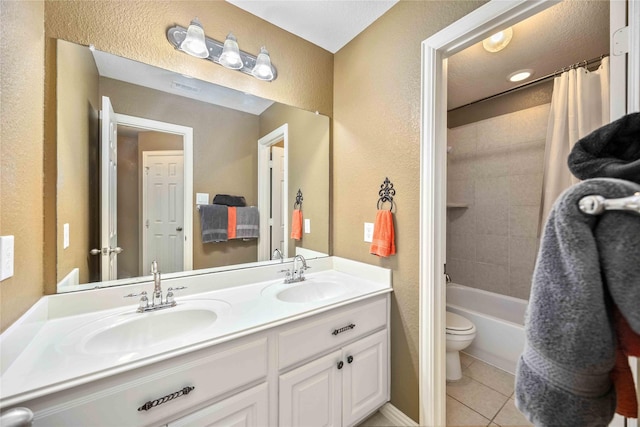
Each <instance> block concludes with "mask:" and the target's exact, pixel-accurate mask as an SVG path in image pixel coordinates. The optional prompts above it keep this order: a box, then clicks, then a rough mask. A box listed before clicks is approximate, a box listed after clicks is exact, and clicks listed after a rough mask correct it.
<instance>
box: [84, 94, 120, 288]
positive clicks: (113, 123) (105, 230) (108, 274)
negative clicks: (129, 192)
mask: <svg viewBox="0 0 640 427" xmlns="http://www.w3.org/2000/svg"><path fill="white" fill-rule="evenodd" d="M101 127H102V129H101V132H100V135H101V139H100V147H101V148H100V171H101V185H100V195H101V196H100V201H101V212H102V213H101V224H102V227H101V251H98V255H99V256H100V257H101V263H100V268H101V278H102V280H103V281H105V280H114V279H116V278H117V272H118V254H119V253H120V252H121V250H122V249H121V248H120V247H118V224H117V223H118V218H117V212H118V206H117V205H118V203H117V191H118V185H117V180H118V160H117V156H118V154H117V151H118V130H117V127H118V122H117V119H116V114H115V112H114V111H113V107H112V106H111V101H110V100H109V98H108V97H106V96H103V97H102V123H101ZM95 252H96V251H92V252H91V253H92V254H94V255H95V254H96V253H95Z"/></svg>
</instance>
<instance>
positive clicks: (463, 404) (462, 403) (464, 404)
mask: <svg viewBox="0 0 640 427" xmlns="http://www.w3.org/2000/svg"><path fill="white" fill-rule="evenodd" d="M449 397H450V398H452V399H453V400H455V401H456V402H458V403H459V404H461V405H462V406H466V407H467V408H469V409H470V410H472V411H473V412H475V413H476V414H478V415H480V416H481V417H482V418H484V419H485V420H489V418H487V417H485V416H484V415H482V414H481V413H480V412H478V411H476V410H475V409H473V408H472V407H471V406H469V405H467V404H466V403H464V402H461V401H460V400H458V399H456V398H455V397H453V396H449ZM500 409H502V408H500ZM498 412H499V411H498ZM496 415H497V414H496ZM494 417H495V415H494ZM492 422H493V421H492V420H489V424H491V423H492ZM489 424H487V425H489Z"/></svg>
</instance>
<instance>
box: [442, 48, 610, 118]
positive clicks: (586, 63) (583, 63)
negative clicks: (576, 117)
mask: <svg viewBox="0 0 640 427" xmlns="http://www.w3.org/2000/svg"><path fill="white" fill-rule="evenodd" d="M607 56H609V54H604V55H601V56H598V57H597V58H591V59H589V60H583V61H580V62H576V63H575V64H571V65H569V66H568V67H564V68H561V69H559V70H556V71H554V72H553V73H550V74H547V75H546V76H542V77H539V78H537V79H535V80H531V81H530V82H527V83H523V84H521V85H519V86H515V87H512V88H511V89H507V90H505V91H504V92H500V93H496V94H494V95H489V96H487V97H484V98H481V99H478V100H477V101H472V102H469V103H468V104H464V105H461V106H460V107H456V108H452V109H451V110H448V111H447V112H448V113H450V112H452V111H456V110H459V109H460V108H464V107H468V106H469V105H473V104H477V103H479V102H484V101H488V100H490V99H493V98H497V97H499V96H502V95H506V94H508V93H511V92H515V91H517V90H520V89H524V88H525V87H528V86H533V85H536V84H538V83H542V82H544V81H547V80H549V79H551V78H553V77H556V76H558V75H560V74H562V73H564V72H565V71H569V70H571V69H573V68H578V67H580V66H584V67H588V66H589V65H592V64H595V63H597V62H600V61H602V60H603V59H604V58H606V57H607Z"/></svg>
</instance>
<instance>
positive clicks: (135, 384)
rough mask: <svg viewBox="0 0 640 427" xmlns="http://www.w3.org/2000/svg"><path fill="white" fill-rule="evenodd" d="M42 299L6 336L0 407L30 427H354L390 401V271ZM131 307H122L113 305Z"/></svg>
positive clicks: (201, 278) (336, 270) (353, 266)
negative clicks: (23, 416)
mask: <svg viewBox="0 0 640 427" xmlns="http://www.w3.org/2000/svg"><path fill="white" fill-rule="evenodd" d="M308 263H309V265H310V266H311V267H312V268H313V270H311V271H313V273H311V274H307V277H306V280H304V281H301V282H298V283H283V280H282V278H278V277H279V276H281V274H279V273H278V272H280V271H281V270H282V269H283V266H284V267H289V266H290V265H289V264H290V263H285V264H272V265H268V266H262V267H256V268H252V269H242V270H237V271H227V272H218V273H210V274H201V275H197V276H190V277H184V278H177V279H172V280H167V281H165V283H163V285H162V286H163V288H164V289H165V290H166V289H168V287H169V286H171V287H173V288H180V287H186V289H182V290H179V291H176V292H175V293H176V301H177V305H176V306H175V307H171V308H167V309H163V310H159V311H155V312H148V313H137V312H136V308H137V304H136V305H131V303H132V302H133V303H135V302H137V301H136V298H133V301H132V299H131V298H123V296H125V295H129V294H138V293H140V292H141V291H142V290H147V291H149V290H151V288H152V284H150V283H142V284H136V285H131V286H127V287H117V288H105V289H97V290H93V291H84V292H76V293H71V294H65V295H54V296H48V297H44V298H42V299H41V300H40V301H39V302H38V303H37V304H36V305H35V306H34V307H33V308H32V309H31V310H30V311H29V312H28V313H27V314H25V316H23V318H22V319H20V320H19V321H18V322H16V324H14V325H13V326H12V327H10V328H9V329H8V330H7V331H6V332H5V333H4V334H3V335H2V343H1V349H2V350H1V351H2V369H3V372H2V377H0V381H1V385H2V387H1V395H0V399H1V400H0V405H1V409H2V410H3V411H4V410H6V409H9V408H12V407H17V406H24V407H27V408H29V409H31V410H32V411H33V412H34V414H35V418H34V426H49V425H92V426H101V425H105V426H115V425H117V426H147V425H167V426H172V427H173V426H198V425H234V426H267V425H268V426H277V425H280V426H296V425H300V426H311V425H330V426H341V425H344V426H351V425H354V424H356V423H358V422H360V421H362V420H363V419H364V418H366V417H367V416H368V415H370V414H371V413H372V412H374V411H375V410H377V409H378V408H379V407H380V406H382V405H383V404H384V403H385V402H387V401H388V400H389V368H388V366H389V328H388V326H389V299H390V292H391V272H390V271H389V270H387V269H383V268H379V267H374V266H370V265H366V264H362V263H357V262H353V261H349V260H345V259H341V258H337V257H328V258H322V259H316V260H310V261H308ZM123 303H124V304H128V305H123Z"/></svg>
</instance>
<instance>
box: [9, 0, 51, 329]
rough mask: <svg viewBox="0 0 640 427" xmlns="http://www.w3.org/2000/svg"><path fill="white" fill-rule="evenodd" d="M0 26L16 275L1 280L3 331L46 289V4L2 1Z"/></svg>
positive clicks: (10, 229) (10, 225) (10, 223)
mask: <svg viewBox="0 0 640 427" xmlns="http://www.w3.org/2000/svg"><path fill="white" fill-rule="evenodd" d="M0 28H2V37H0V58H1V59H0V117H2V124H1V125H0V200H1V202H0V235H3V236H6V235H12V236H14V239H15V246H14V250H15V252H14V256H15V264H14V275H13V277H10V278H8V279H6V280H3V281H2V282H0V330H5V329H6V328H7V327H8V326H9V325H10V324H11V323H12V322H13V321H15V320H16V319H17V318H18V317H20V316H21V315H22V314H23V313H24V312H25V311H26V310H27V309H29V307H31V305H33V303H35V302H36V301H37V300H38V298H40V297H41V296H42V293H43V286H42V276H43V263H44V261H43V260H44V254H43V250H42V241H43V167H42V158H43V146H42V139H43V121H44V114H43V105H44V5H43V2H41V1H29V2H13V1H2V2H1V3H0ZM16 46H20V49H16Z"/></svg>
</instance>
